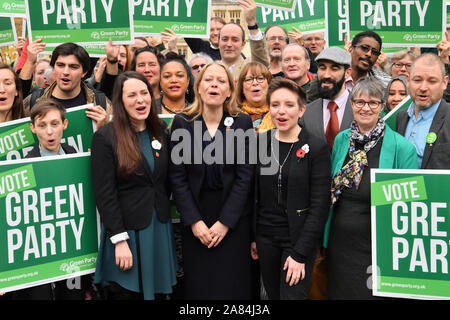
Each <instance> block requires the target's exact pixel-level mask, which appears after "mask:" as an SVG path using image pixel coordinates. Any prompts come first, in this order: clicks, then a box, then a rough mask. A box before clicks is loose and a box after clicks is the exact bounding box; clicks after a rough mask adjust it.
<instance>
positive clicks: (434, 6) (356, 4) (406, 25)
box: [347, 0, 447, 47]
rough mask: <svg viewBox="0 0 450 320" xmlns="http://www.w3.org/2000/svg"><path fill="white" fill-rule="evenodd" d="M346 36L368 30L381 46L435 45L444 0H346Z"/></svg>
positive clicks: (441, 30) (441, 32)
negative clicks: (377, 38) (378, 40)
mask: <svg viewBox="0 0 450 320" xmlns="http://www.w3.org/2000/svg"><path fill="white" fill-rule="evenodd" d="M347 3H348V6H347V7H348V8H349V29H350V38H351V39H352V38H353V37H354V36H355V35H356V34H358V33H360V32H363V31H367V30H372V31H374V32H376V33H378V34H379V35H380V37H381V38H382V40H383V47H392V46H407V47H409V46H420V47H436V44H437V43H438V42H439V41H441V40H442V39H443V35H444V32H445V28H446V20H447V18H446V2H445V1H444V0H433V1H431V0H416V1H404V0H347Z"/></svg>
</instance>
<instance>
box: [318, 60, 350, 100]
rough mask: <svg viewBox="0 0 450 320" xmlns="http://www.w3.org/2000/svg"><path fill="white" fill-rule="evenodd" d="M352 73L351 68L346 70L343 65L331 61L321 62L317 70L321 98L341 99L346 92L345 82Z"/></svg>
mask: <svg viewBox="0 0 450 320" xmlns="http://www.w3.org/2000/svg"><path fill="white" fill-rule="evenodd" d="M350 72H351V69H350V68H348V69H347V70H345V67H344V66H343V65H341V64H337V63H335V62H333V61H329V60H320V61H319V62H318V70H317V78H318V80H319V94H320V97H321V98H323V99H331V100H334V99H335V98H337V97H339V96H340V94H341V93H342V92H343V91H344V90H345V86H344V82H345V79H346V78H347V77H348V76H349V74H350Z"/></svg>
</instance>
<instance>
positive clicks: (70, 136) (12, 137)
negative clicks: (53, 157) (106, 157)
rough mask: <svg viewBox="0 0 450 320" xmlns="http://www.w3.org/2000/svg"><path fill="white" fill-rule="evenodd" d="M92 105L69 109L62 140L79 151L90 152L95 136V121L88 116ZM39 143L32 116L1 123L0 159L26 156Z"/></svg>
mask: <svg viewBox="0 0 450 320" xmlns="http://www.w3.org/2000/svg"><path fill="white" fill-rule="evenodd" d="M88 106H92V104H90V105H84V106H80V107H74V108H69V109H67V113H66V119H67V120H68V122H69V124H68V126H67V129H66V130H64V133H63V139H62V142H64V143H67V144H68V145H70V146H72V147H74V148H75V150H77V152H88V151H89V150H90V148H91V142H92V138H93V136H94V126H95V124H94V122H93V121H92V120H91V119H90V118H88V117H87V116H86V110H87V107H88ZM37 143H38V139H37V136H36V135H35V134H33V132H32V131H31V129H30V118H23V119H19V120H14V121H9V122H3V123H0V161H2V160H16V159H22V158H24V157H26V155H27V154H28V152H30V151H31V150H32V149H33V147H34V146H35V145H36V144H37Z"/></svg>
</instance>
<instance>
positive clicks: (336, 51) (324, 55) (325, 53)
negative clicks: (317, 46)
mask: <svg viewBox="0 0 450 320" xmlns="http://www.w3.org/2000/svg"><path fill="white" fill-rule="evenodd" d="M319 60H330V61H333V62H335V63H337V64H342V65H347V66H349V67H350V66H351V65H352V56H351V54H350V53H349V52H348V51H347V50H344V49H342V48H339V47H330V48H325V49H324V50H322V52H321V53H319V55H318V56H317V57H316V61H319Z"/></svg>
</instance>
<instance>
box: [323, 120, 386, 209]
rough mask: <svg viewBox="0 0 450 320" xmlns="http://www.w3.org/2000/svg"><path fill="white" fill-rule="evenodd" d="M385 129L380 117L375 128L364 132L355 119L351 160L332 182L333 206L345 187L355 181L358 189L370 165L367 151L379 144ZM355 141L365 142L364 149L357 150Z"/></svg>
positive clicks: (350, 186)
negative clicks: (365, 170)
mask: <svg viewBox="0 0 450 320" xmlns="http://www.w3.org/2000/svg"><path fill="white" fill-rule="evenodd" d="M384 129H385V122H384V120H383V119H382V118H378V122H377V125H376V126H375V128H373V129H372V130H370V131H369V132H366V133H365V134H362V133H361V132H360V131H359V127H358V124H357V123H356V121H355V120H353V122H352V125H351V129H350V141H349V150H348V154H349V158H350V160H349V161H348V162H347V164H346V165H344V166H343V167H342V168H341V170H339V171H338V173H337V174H336V176H335V177H334V179H333V181H332V183H331V206H333V205H334V204H335V203H336V201H337V200H338V198H339V196H340V195H341V193H342V190H343V189H344V188H349V189H351V188H352V186H353V183H354V184H355V187H356V190H358V188H359V183H360V182H361V179H362V175H363V172H364V169H365V168H366V167H367V166H368V165H369V163H368V162H367V152H369V151H370V150H371V149H373V148H374V147H375V146H376V145H377V143H378V141H379V140H380V138H381V137H382V136H383V133H384ZM355 142H358V143H360V144H364V148H363V149H362V150H356V147H355Z"/></svg>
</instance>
